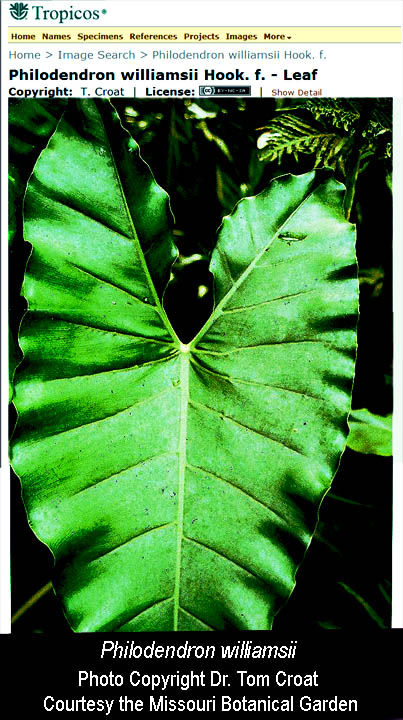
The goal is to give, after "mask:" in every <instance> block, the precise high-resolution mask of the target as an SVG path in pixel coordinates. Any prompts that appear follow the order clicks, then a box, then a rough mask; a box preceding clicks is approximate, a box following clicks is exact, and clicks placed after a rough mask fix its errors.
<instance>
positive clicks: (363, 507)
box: [9, 99, 392, 633]
mask: <svg viewBox="0 0 403 720" xmlns="http://www.w3.org/2000/svg"><path fill="white" fill-rule="evenodd" d="M287 103H288V104H287V106H286V105H285V102H284V101H274V100H270V99H267V100H246V101H245V100H239V101H238V100H233V99H231V100H230V101H221V102H219V103H215V102H213V101H212V100H195V101H194V102H193V101H185V102H179V101H166V100H165V101H148V100H147V101H145V100H131V101H124V100H118V101H116V102H114V103H113V104H111V103H110V102H107V101H92V100H87V101H77V100H74V101H69V102H65V101H62V102H56V101H43V102H42V101H41V102H38V101H16V102H12V103H10V110H9V122H10V222H9V227H10V257H11V260H10V400H11V411H10V412H11V423H10V426H11V428H12V429H13V431H12V439H11V451H10V459H11V466H12V469H13V471H14V473H15V474H16V476H17V477H15V479H14V486H13V487H14V489H13V492H14V498H13V501H12V535H13V546H12V568H13V570H12V571H13V578H12V592H13V603H14V607H15V615H14V624H13V628H14V631H15V632H49V631H55V630H57V631H58V632H62V633H63V632H71V631H75V632H108V631H113V632H115V631H116V632H136V631H152V630H159V631H172V630H173V631H176V630H178V631H188V630H197V631H199V630H203V631H205V630H207V631H209V630H270V629H271V628H272V627H273V628H274V629H286V628H287V629H292V628H299V629H301V627H302V628H304V629H307V628H308V629H309V628H328V629H331V628H348V627H357V624H358V625H359V626H362V627H371V626H375V627H385V628H386V627H389V626H390V591H391V587H390V564H391V505H392V500H391V481H392V473H391V457H390V456H391V412H392V370H391V357H392V331H391V328H392V311H391V264H392V258H391V242H392V230H391V215H392V213H391V205H392V197H391V172H392V169H391V143H392V107H391V102H390V101H389V100H387V99H386V100H384V99H379V100H378V99H361V100H359V99H357V100H355V99H348V100H347V99H326V100H323V101H319V100H317V101H315V102H312V101H305V102H303V103H302V102H297V101H294V102H293V101H287ZM174 217H175V220H174ZM217 228H218V232H217ZM357 324H358V344H357ZM357 348H358V349H357ZM350 413H351V414H350ZM18 478H19V480H20V483H21V489H22V499H23V503H21V499H20V497H19V494H20V489H19V482H18ZM332 483H333V484H332ZM24 508H25V510H24ZM319 509H320V514H319V515H318V513H319ZM25 511H26V514H27V517H28V524H29V526H30V528H31V530H33V533H34V534H33V533H32V532H31V530H30V529H29V528H28V525H27V521H26V516H25ZM318 517H319V520H318ZM34 535H36V537H37V538H38V539H39V540H40V541H41V543H39V542H38V541H37V540H36V539H35V536H34ZM309 546H310V547H309ZM308 548H309V550H308ZM49 550H50V551H51V552H49ZM305 556H306V557H305ZM53 560H54V568H52V564H53ZM303 560H304V562H302V561H303ZM300 566H301V567H300ZM357 568H359V572H357ZM295 585H296V588H295V590H294V586H295ZM53 589H54V592H53ZM55 595H56V597H55ZM56 598H57V599H56ZM287 600H288V602H287ZM283 606H284V607H283ZM280 610H281V612H279V611H280Z"/></svg>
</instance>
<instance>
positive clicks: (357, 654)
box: [1, 630, 403, 720]
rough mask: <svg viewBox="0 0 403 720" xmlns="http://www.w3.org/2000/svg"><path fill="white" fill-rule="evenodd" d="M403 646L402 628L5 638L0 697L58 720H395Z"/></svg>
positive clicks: (400, 705) (401, 706)
mask: <svg viewBox="0 0 403 720" xmlns="http://www.w3.org/2000/svg"><path fill="white" fill-rule="evenodd" d="M402 640H403V632H402V631H400V630H391V631H389V630H385V631H382V630H381V631H379V632H376V633H375V632H373V633H372V634H370V633H367V634H366V635H365V636H364V635H356V634H353V633H351V632H350V633H348V634H347V633H345V632H342V631H323V632H318V633H317V634H316V635H312V634H311V635H309V636H306V637H304V636H301V637H296V636H295V635H293V636H292V637H291V636H290V637H284V636H283V634H282V633H281V634H280V633H275V632H253V633H252V632H245V633H244V632H240V633H230V632H228V633H225V632H222V633H177V634H173V633H133V634H129V633H115V634H110V633H108V634H105V633H98V634H97V633H94V634H88V635H84V634H82V635H71V636H68V637H67V636H63V637H60V638H58V639H56V638H51V637H47V636H44V635H42V636H38V635H34V636H29V635H28V636H24V637H23V636H21V635H19V636H15V635H14V636H11V637H10V636H9V637H4V636H3V637H2V638H1V642H2V644H3V645H2V647H1V650H2V655H3V657H6V658H7V662H6V663H5V665H4V671H3V679H4V683H3V698H4V703H6V701H7V700H9V701H10V704H11V705H12V707H13V708H14V710H15V714H21V715H23V714H28V713H29V715H30V716H33V717H40V718H45V717H46V718H52V717H53V718H55V720H56V718H57V720H59V718H64V717H66V718H71V717H74V713H76V716H77V715H78V714H79V715H80V716H81V715H82V714H83V713H86V712H94V713H95V717H101V718H102V717H112V718H115V717H117V718H123V717H125V716H127V715H131V716H133V714H134V715H135V716H137V717H141V716H142V715H144V717H145V716H146V715H147V716H149V715H150V713H152V714H154V713H155V715H156V717H158V716H160V717H167V716H168V715H169V717H171V716H172V717H178V716H179V717H182V713H183V717H188V716H189V713H194V715H195V716H197V715H198V714H203V715H211V716H213V715H215V714H216V713H217V712H218V713H219V714H221V713H224V714H225V713H228V717H233V713H234V712H235V713H239V716H240V717H241V716H243V713H249V712H253V713H256V712H257V713H261V714H262V715H264V716H265V717H267V713H271V712H275V713H276V715H275V717H276V718H278V719H280V720H283V719H285V718H287V719H290V720H291V719H292V720H295V718H310V719H312V718H319V719H323V720H324V719H325V718H326V720H328V719H329V718H354V719H358V718H359V719H360V720H361V719H364V718H365V720H368V718H371V720H398V719H399V718H403V694H402V692H401V685H402V683H401V648H402ZM4 676H5V677H4ZM7 676H8V677H7ZM4 695H5V696H6V697H4ZM17 711H20V713H17ZM177 713H180V714H179V715H177Z"/></svg>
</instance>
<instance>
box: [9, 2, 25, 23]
mask: <svg viewBox="0 0 403 720" xmlns="http://www.w3.org/2000/svg"><path fill="white" fill-rule="evenodd" d="M10 14H11V16H12V17H13V18H14V20H25V18H26V17H27V15H28V3H20V2H16V3H13V4H12V5H10Z"/></svg>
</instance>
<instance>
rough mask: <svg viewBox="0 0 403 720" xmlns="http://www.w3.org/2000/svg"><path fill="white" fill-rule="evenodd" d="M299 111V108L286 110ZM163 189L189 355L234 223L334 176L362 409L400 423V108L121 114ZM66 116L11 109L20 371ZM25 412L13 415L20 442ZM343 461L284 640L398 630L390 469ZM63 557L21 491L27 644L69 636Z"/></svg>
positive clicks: (361, 104)
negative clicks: (354, 271)
mask: <svg viewBox="0 0 403 720" xmlns="http://www.w3.org/2000/svg"><path fill="white" fill-rule="evenodd" d="M285 103H287V104H285ZM114 104H115V107H116V109H117V111H118V112H119V115H120V117H121V120H122V122H123V124H124V125H125V126H126V127H127V128H128V129H129V131H130V132H131V133H132V135H133V137H134V138H135V139H136V141H137V142H138V143H139V145H140V148H141V154H142V156H143V158H144V159H145V160H146V162H148V164H149V165H150V167H151V168H152V171H153V173H154V175H155V178H156V180H157V182H158V183H159V184H160V185H161V186H162V187H163V188H164V189H165V190H166V191H167V192H168V193H169V195H170V198H171V207H172V211H173V214H174V216H175V220H176V224H175V229H174V234H175V241H176V243H177V246H178V249H179V253H180V254H179V258H178V260H177V262H176V264H175V266H174V267H173V270H172V276H171V282H170V284H169V285H168V288H167V290H166V293H165V307H166V310H167V313H168V315H169V316H170V319H171V321H172V323H173V325H174V327H175V329H176V331H177V333H178V335H179V336H180V338H181V339H182V340H183V341H184V342H188V341H189V340H191V338H192V337H193V336H194V335H195V334H196V333H197V331H198V330H199V328H200V327H201V326H202V324H203V323H204V321H205V320H206V318H207V317H208V315H209V314H210V312H211V309H212V306H213V295H214V291H213V285H212V277H211V275H210V273H209V271H208V262H209V256H210V253H211V250H212V248H213V247H214V244H215V238H216V231H217V228H218V227H219V225H220V223H221V220H222V217H223V215H226V214H228V213H230V212H231V211H232V209H233V207H234V205H235V203H236V202H237V201H238V200H239V199H240V198H242V197H244V196H246V195H254V194H257V193H258V192H260V191H261V190H263V189H264V188H265V187H266V186H267V184H268V183H269V182H270V180H272V179H273V178H274V177H276V176H278V175H282V174H284V173H288V172H291V173H296V174H300V173H303V172H307V171H308V170H311V169H312V168H314V167H323V166H324V167H328V168H331V169H332V170H333V171H334V173H335V176H336V177H337V179H338V180H340V181H341V182H344V184H345V185H346V188H347V190H346V201H345V212H346V216H347V217H349V219H350V221H351V222H353V223H355V224H356V226H357V257H358V265H359V279H360V320H359V326H358V356H357V371H356V379H355V385H354V392H353V408H355V409H358V408H368V409H369V410H370V411H371V412H372V413H375V414H378V415H388V414H389V413H391V412H392V366H391V363H392V194H391V173H392V167H391V141H392V132H391V129H392V104H391V101H389V100H387V99H334V100H333V99H324V100H316V101H289V100H287V101H284V100H277V101H276V100H272V99H259V100H257V99H256V100H255V99H249V100H244V99H242V100H237V99H230V100H220V102H213V101H212V100H200V99H196V100H195V101H190V100H189V101H185V102H182V101H168V100H131V101H126V100H117V101H116V102H115V103H114ZM62 111H63V102H56V101H43V102H38V101H15V102H12V103H11V104H10V257H11V259H10V328H11V339H10V366H11V370H12V371H13V369H14V368H15V364H16V363H17V362H18V360H19V355H20V351H19V349H18V343H17V340H16V338H17V332H18V326H19V323H20V321H21V317H22V315H23V313H24V311H25V301H24V299H23V298H22V297H21V296H20V288H21V283H22V279H23V274H24V269H25V264H26V261H27V258H28V255H29V246H27V244H26V243H24V242H23V239H22V219H21V212H22V199H23V193H24V189H25V185H26V182H27V180H28V177H29V175H30V173H31V172H32V169H33V166H34V164H35V161H36V159H37V157H38V155H39V153H40V151H41V150H42V149H43V148H44V147H45V145H46V143H47V142H48V140H49V137H50V136H51V134H52V132H53V131H54V128H55V127H56V124H57V121H58V118H59V117H60V115H61V112H62ZM14 422H15V411H14V410H13V406H11V421H10V427H11V428H12V427H13V425H14ZM391 462H392V461H391V458H390V457H380V456H378V455H377V451H376V447H375V446H374V448H373V454H369V455H368V454H366V455H364V454H362V453H359V452H354V451H353V450H350V449H349V448H347V449H346V452H345V453H344V455H343V457H342V460H341V463H340V467H339V470H338V473H337V475H336V478H335V480H334V483H333V487H332V490H331V492H330V493H329V494H328V495H327V496H326V498H325V500H324V502H323V504H322V508H321V513H320V520H319V523H318V527H317V530H316V533H315V535H314V538H313V541H312V544H311V546H310V548H309V551H308V553H307V556H306V558H305V561H304V563H303V564H302V566H301V568H300V569H299V571H298V574H297V584H296V589H295V590H294V593H293V595H292V597H291V599H290V601H289V602H288V603H287V605H286V606H285V607H284V608H283V610H282V611H281V612H280V613H279V615H278V617H277V619H276V621H275V624H274V628H275V629H281V630H288V631H291V630H297V629H298V630H301V629H302V630H310V629H317V628H329V629H331V628H344V629H350V628H351V629H357V628H363V629H364V628H366V627H368V628H371V627H390V612H391V515H392V464H391ZM51 573H52V557H51V554H50V553H49V551H48V550H47V548H45V547H44V546H43V545H42V544H41V543H40V542H38V541H37V540H36V538H35V537H34V535H33V534H32V532H31V530H30V529H29V527H28V525H27V522H26V517H25V513H24V509H23V506H22V503H21V500H20V489H19V482H18V479H17V478H15V476H14V477H13V482H12V602H13V607H14V611H18V609H21V608H23V609H24V604H25V603H26V601H27V600H28V599H29V598H30V597H31V596H32V595H34V594H35V593H37V591H38V590H39V591H40V590H41V588H42V589H43V594H42V596H41V597H40V599H38V598H34V599H33V601H32V604H31V607H30V608H29V610H28V609H25V611H24V612H23V614H22V615H21V616H20V617H19V618H18V619H16V621H15V624H14V626H13V627H14V631H15V632H22V633H25V632H54V631H57V632H58V633H60V632H61V633H63V632H66V633H69V632H71V631H70V629H69V627H68V626H67V623H66V621H65V619H64V617H63V615H62V613H61V610H60V607H59V605H58V602H57V600H56V599H55V597H54V595H53V593H52V592H51V591H49V590H48V588H49V585H48V583H49V580H50V577H51Z"/></svg>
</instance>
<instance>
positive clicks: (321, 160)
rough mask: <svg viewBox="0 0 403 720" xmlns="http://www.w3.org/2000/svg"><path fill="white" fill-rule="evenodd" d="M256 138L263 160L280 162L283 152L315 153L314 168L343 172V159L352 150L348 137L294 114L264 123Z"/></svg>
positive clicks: (297, 156)
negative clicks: (309, 122)
mask: <svg viewBox="0 0 403 720" xmlns="http://www.w3.org/2000/svg"><path fill="white" fill-rule="evenodd" d="M262 129H264V130H265V132H264V133H262V135H261V136H260V137H259V139H258V156H259V160H261V161H262V162H273V161H274V160H277V161H278V162H279V163H280V162H281V160H282V158H283V155H284V154H288V155H291V154H292V155H293V156H294V158H295V159H296V161H298V160H299V155H300V154H314V155H316V158H315V165H314V167H318V166H324V167H329V168H332V169H336V168H337V169H339V170H340V171H341V172H342V173H343V175H344V174H345V160H346V157H347V156H348V155H349V153H350V151H351V139H350V138H349V137H347V136H343V135H340V134H338V133H335V132H329V131H328V130H326V129H324V128H320V127H318V128H316V127H313V126H312V125H309V124H308V123H306V122H305V121H304V120H301V119H300V118H299V117H297V116H295V115H289V114H281V115H280V116H277V117H275V118H274V119H273V120H271V121H270V123H268V125H266V127H265V128H262Z"/></svg>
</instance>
